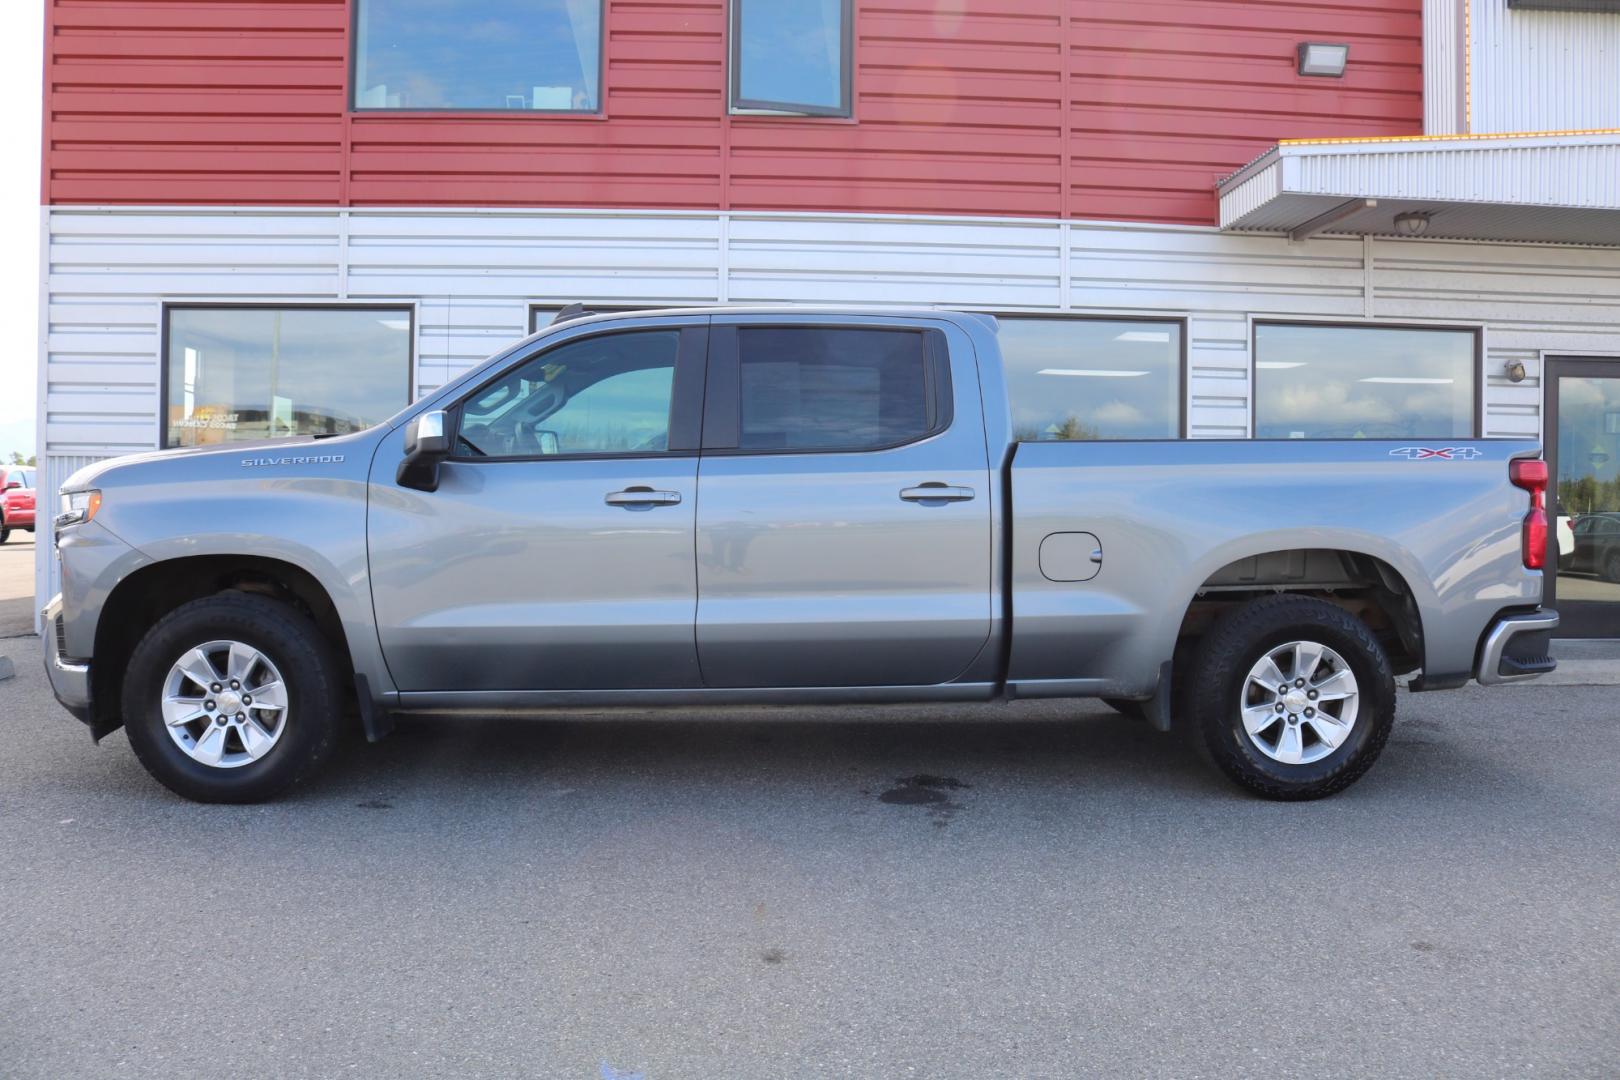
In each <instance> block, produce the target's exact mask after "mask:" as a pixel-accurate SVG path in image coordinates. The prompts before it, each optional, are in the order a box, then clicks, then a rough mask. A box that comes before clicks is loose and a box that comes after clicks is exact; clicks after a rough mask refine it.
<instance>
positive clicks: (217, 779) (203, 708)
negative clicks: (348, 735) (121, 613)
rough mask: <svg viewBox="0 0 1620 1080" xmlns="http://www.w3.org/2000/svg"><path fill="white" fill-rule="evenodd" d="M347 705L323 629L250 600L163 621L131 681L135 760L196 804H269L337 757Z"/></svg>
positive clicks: (227, 597) (139, 652)
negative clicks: (331, 756)
mask: <svg viewBox="0 0 1620 1080" xmlns="http://www.w3.org/2000/svg"><path fill="white" fill-rule="evenodd" d="M342 703H343V693H342V689H341V684H340V682H339V676H338V665H337V663H336V662H335V660H334V659H333V657H332V654H331V650H330V649H329V648H328V647H327V644H326V641H325V639H323V638H322V637H321V634H320V631H319V630H318V629H316V627H315V624H314V623H313V622H311V621H310V620H309V619H308V618H306V617H305V616H304V615H303V614H302V613H301V612H299V611H297V610H296V609H294V608H292V607H290V606H288V605H287V604H283V603H280V602H278V601H275V600H271V599H268V598H266V597H262V596H254V595H250V594H247V593H240V592H229V593H220V594H218V595H216V596H209V597H205V598H203V599H201V600H194V601H192V602H191V603H189V604H184V605H182V606H181V607H179V608H176V609H175V610H174V611H172V612H170V613H169V614H168V615H166V616H164V617H163V618H162V619H161V620H159V622H158V623H157V625H156V626H154V627H152V629H151V630H150V631H148V632H147V634H146V636H145V637H144V638H142V639H141V641H140V643H139V644H138V645H136V646H135V651H134V653H133V654H132V655H131V656H130V660H129V666H128V669H127V672H126V674H125V677H124V691H123V711H124V726H125V728H126V729H127V731H128V734H129V743H130V746H131V748H132V749H134V751H135V756H136V757H137V758H139V759H140V762H141V764H142V765H144V766H146V770H147V771H148V772H149V773H151V774H152V775H153V777H155V778H156V779H157V780H158V782H159V783H161V784H163V785H164V786H165V787H167V788H168V789H169V790H170V791H173V792H175V793H176V794H178V795H183V796H185V797H186V798H188V799H193V800H195V801H197V802H217V803H250V802H261V801H263V800H265V799H269V798H272V797H274V796H276V795H278V794H280V793H281V792H282V791H284V790H286V789H287V788H289V787H291V786H292V785H294V784H296V783H298V782H300V781H302V780H304V779H306V778H308V777H309V776H310V775H311V774H313V773H314V772H315V770H316V769H317V768H318V767H319V766H320V765H321V764H322V762H323V761H324V760H325V759H326V757H327V755H328V753H329V752H330V750H331V748H332V745H333V742H334V740H335V738H336V735H337V732H338V728H339V724H340V718H341V715H342Z"/></svg>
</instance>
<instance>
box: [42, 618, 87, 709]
mask: <svg viewBox="0 0 1620 1080" xmlns="http://www.w3.org/2000/svg"><path fill="white" fill-rule="evenodd" d="M40 615H41V618H42V621H43V623H44V628H45V635H44V637H45V674H46V675H48V676H49V677H50V680H51V692H52V693H54V694H55V695H56V700H57V701H60V702H61V703H62V707H63V708H65V709H66V710H67V711H68V712H70V713H72V714H73V715H74V716H75V717H77V718H78V719H79V720H81V721H83V722H84V723H86V724H88V723H90V665H89V664H80V663H75V662H73V661H72V660H69V659H66V658H64V657H63V656H62V648H61V633H60V627H61V616H62V598H61V597H60V596H53V597H52V598H51V602H50V603H48V604H46V605H45V608H44V610H43V611H41V612H40Z"/></svg>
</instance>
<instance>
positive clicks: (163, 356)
mask: <svg viewBox="0 0 1620 1080" xmlns="http://www.w3.org/2000/svg"><path fill="white" fill-rule="evenodd" d="M162 303H163V315H162V330H161V332H160V334H159V339H158V350H159V352H158V415H157V427H158V440H157V441H158V448H159V449H160V450H172V449H175V448H176V447H177V446H178V444H177V443H172V442H170V441H169V366H170V364H169V345H170V339H169V331H170V316H171V315H172V314H173V313H174V312H176V311H234V310H242V309H251V310H255V311H383V312H387V313H389V314H391V315H401V314H403V315H405V316H406V317H407V318H408V319H409V320H410V326H408V327H406V331H405V332H406V334H407V335H408V340H407V343H406V349H405V357H406V359H405V397H404V400H403V401H402V402H401V403H400V405H399V407H398V408H395V409H393V410H392V411H390V412H389V413H388V415H387V416H384V417H380V418H379V419H378V420H377V421H376V422H375V423H373V424H370V425H368V426H367V427H366V428H363V429H362V430H366V431H369V430H370V429H371V428H374V427H379V426H381V425H382V424H385V423H387V422H388V420H389V419H391V418H392V417H394V416H395V415H397V414H398V413H399V411H400V409H406V408H409V407H410V406H411V405H412V404H414V403H415V401H416V399H417V395H416V361H417V337H416V326H417V319H416V302H415V301H401V302H396V303H388V302H386V301H384V302H380V303H378V302H371V301H367V302H364V303H354V304H351V303H347V302H343V301H338V302H335V303H334V302H330V301H328V302H321V301H316V302H313V303H304V302H298V303H278V302H276V301H274V300H242V301H234V300H207V301H190V300H185V301H180V300H177V301H168V300H165V301H163V302H162ZM282 437H283V438H296V436H291V435H288V436H282ZM244 441H251V440H244ZM222 445H225V446H229V440H227V442H226V443H224V444H222Z"/></svg>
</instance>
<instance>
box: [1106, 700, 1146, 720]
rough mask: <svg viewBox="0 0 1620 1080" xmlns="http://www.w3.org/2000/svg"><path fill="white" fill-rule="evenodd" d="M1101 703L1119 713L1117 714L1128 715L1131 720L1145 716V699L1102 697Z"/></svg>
mask: <svg viewBox="0 0 1620 1080" xmlns="http://www.w3.org/2000/svg"><path fill="white" fill-rule="evenodd" d="M1102 703H1103V704H1104V705H1106V706H1108V707H1109V708H1110V709H1113V710H1114V711H1115V712H1117V713H1119V715H1121V716H1128V717H1130V718H1131V719H1132V720H1141V719H1143V718H1144V717H1145V716H1147V702H1145V701H1126V700H1125V699H1124V698H1111V697H1105V698H1103V699H1102Z"/></svg>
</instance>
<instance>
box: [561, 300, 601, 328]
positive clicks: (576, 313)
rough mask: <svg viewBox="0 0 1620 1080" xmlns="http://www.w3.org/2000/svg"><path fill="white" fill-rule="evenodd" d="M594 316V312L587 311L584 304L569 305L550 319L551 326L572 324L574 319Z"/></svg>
mask: <svg viewBox="0 0 1620 1080" xmlns="http://www.w3.org/2000/svg"><path fill="white" fill-rule="evenodd" d="M595 314H596V312H594V311H587V310H586V309H585V305H584V304H569V305H568V306H567V307H565V308H563V309H562V310H561V311H559V312H557V314H556V315H554V316H553V317H552V319H551V325H552V326H556V325H557V324H558V323H565V322H572V321H573V320H574V319H583V318H585V317H586V316H587V315H595Z"/></svg>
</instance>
